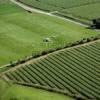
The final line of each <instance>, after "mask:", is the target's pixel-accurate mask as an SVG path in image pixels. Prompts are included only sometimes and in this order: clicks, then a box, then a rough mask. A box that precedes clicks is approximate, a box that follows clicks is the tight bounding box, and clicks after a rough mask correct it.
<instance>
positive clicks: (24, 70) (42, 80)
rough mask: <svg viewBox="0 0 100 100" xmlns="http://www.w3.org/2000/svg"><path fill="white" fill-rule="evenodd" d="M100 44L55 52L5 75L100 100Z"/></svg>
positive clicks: (43, 86) (24, 81) (9, 77)
mask: <svg viewBox="0 0 100 100" xmlns="http://www.w3.org/2000/svg"><path fill="white" fill-rule="evenodd" d="M99 70H100V42H95V43H92V44H88V45H83V46H79V47H75V48H70V49H65V50H63V51H60V52H57V53H52V54H50V55H48V56H47V57H43V58H41V59H38V60H35V61H33V63H31V64H29V65H25V66H22V67H20V68H18V69H17V70H15V71H13V70H12V71H10V72H8V73H6V74H5V76H6V77H7V78H8V79H10V80H11V81H13V82H15V83H19V84H25V85H28V86H33V87H40V88H45V89H48V90H49V89H50V90H54V91H58V90H59V92H60V91H61V93H64V94H67V95H69V96H73V97H76V98H83V99H100V95H99V93H100V71H99Z"/></svg>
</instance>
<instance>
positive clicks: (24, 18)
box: [0, 0, 99, 66]
mask: <svg viewBox="0 0 100 100" xmlns="http://www.w3.org/2000/svg"><path fill="white" fill-rule="evenodd" d="M97 34H99V32H95V31H93V30H89V29H87V28H84V27H82V26H80V25H76V24H74V23H71V22H68V21H63V20H60V19H59V18H56V17H50V16H47V15H42V14H38V13H28V12H27V11H24V10H23V9H21V8H19V7H17V6H15V5H14V4H12V3H10V2H9V1H8V0H5V1H4V2H3V1H2V2H0V66H2V65H5V64H7V63H9V62H10V61H15V60H18V59H20V58H24V57H25V56H29V55H31V54H36V53H39V52H41V51H45V50H48V49H53V48H58V47H60V46H64V45H65V44H68V43H70V42H74V41H76V40H80V39H82V38H86V37H91V36H95V35H97ZM45 38H50V40H51V41H50V42H49V43H44V42H43V39H45Z"/></svg>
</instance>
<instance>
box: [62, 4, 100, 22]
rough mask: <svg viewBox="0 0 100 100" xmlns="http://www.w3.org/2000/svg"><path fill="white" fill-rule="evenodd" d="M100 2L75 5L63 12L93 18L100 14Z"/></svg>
mask: <svg viewBox="0 0 100 100" xmlns="http://www.w3.org/2000/svg"><path fill="white" fill-rule="evenodd" d="M99 7H100V3H94V4H89V5H85V6H81V7H74V8H69V9H65V10H63V13H69V14H71V15H73V16H75V17H79V18H83V19H87V20H90V21H91V20H92V19H95V18H99V16H100V13H99V12H100V9H99Z"/></svg>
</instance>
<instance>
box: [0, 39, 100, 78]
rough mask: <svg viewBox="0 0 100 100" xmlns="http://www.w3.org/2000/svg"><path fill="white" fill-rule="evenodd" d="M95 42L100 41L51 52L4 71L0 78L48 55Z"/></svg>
mask: <svg viewBox="0 0 100 100" xmlns="http://www.w3.org/2000/svg"><path fill="white" fill-rule="evenodd" d="M95 42H100V39H99V40H95V41H91V42H88V43H85V44H80V45H76V46H73V47H69V48H64V49H61V50H58V51H55V52H53V53H48V54H46V55H44V56H40V57H38V58H34V59H32V60H29V61H27V62H25V63H23V64H19V65H17V66H15V67H13V68H10V69H9V70H7V71H5V72H2V73H0V77H5V78H6V76H5V73H7V72H11V71H15V70H16V69H18V68H20V67H22V66H25V65H29V64H32V63H34V62H36V61H37V60H39V59H43V58H46V57H48V56H50V55H52V54H57V53H59V52H61V51H65V50H69V49H73V48H77V47H80V46H86V45H90V44H92V43H95Z"/></svg>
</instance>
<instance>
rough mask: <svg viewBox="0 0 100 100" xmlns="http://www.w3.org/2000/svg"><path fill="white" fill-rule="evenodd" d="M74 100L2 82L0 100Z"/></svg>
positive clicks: (0, 81)
mask: <svg viewBox="0 0 100 100" xmlns="http://www.w3.org/2000/svg"><path fill="white" fill-rule="evenodd" d="M51 98H52V100H74V99H72V98H71V97H68V96H65V95H61V94H60V95H59V94H57V93H52V92H47V91H45V90H41V89H35V88H31V87H25V86H20V85H15V84H10V85H8V84H7V83H6V82H5V81H3V80H0V100H51Z"/></svg>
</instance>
